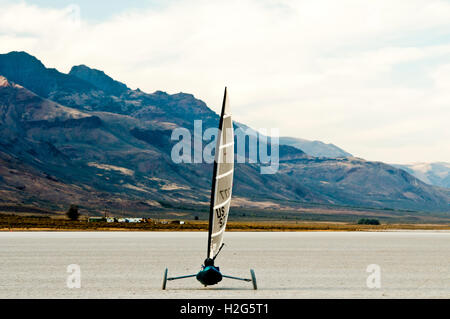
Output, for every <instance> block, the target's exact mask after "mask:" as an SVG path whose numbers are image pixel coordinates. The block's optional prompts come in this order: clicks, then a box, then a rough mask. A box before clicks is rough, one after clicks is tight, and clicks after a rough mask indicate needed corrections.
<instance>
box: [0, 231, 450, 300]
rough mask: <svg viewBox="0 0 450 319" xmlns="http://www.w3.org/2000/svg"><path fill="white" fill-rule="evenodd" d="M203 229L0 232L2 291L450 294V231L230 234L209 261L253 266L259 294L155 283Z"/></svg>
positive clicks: (193, 264) (199, 251) (226, 285)
mask: <svg viewBox="0 0 450 319" xmlns="http://www.w3.org/2000/svg"><path fill="white" fill-rule="evenodd" d="M206 236H207V235H206V232H1V233H0V298H450V232H449V231H430V232H424V231H401V232H400V231H398V232H228V233H226V234H225V244H226V246H225V247H224V249H223V250H222V252H221V253H220V255H219V257H217V259H216V264H217V265H218V266H220V269H221V270H222V272H223V273H224V274H228V275H232V276H244V277H248V276H249V269H250V268H253V269H254V270H255V273H256V277H257V282H258V288H259V289H258V290H257V291H254V290H253V289H252V286H251V283H247V282H241V281H235V280H230V279H226V278H225V279H223V281H222V282H220V283H219V284H218V285H216V286H212V287H208V288H204V287H203V286H202V285H201V284H200V283H199V282H197V281H196V280H195V278H188V279H183V280H179V281H172V282H168V284H167V288H168V289H167V290H166V291H163V290H161V283H162V277H163V271H164V269H165V268H166V267H168V268H169V276H178V275H185V274H193V273H196V272H197V271H198V270H199V269H200V266H201V264H202V262H203V260H204V258H205V254H206V239H207V237H206ZM69 265H77V266H71V267H75V268H70V267H69V270H70V269H72V271H73V269H77V267H79V273H80V277H79V278H80V281H79V282H80V285H81V287H80V288H69V287H68V277H69V278H70V279H73V278H75V280H69V286H74V285H75V286H76V284H77V282H78V281H77V280H76V278H77V277H74V276H75V275H76V273H77V272H76V271H75V273H72V272H68V266H69ZM369 265H372V266H369ZM368 267H369V269H368ZM367 270H369V272H368V271H367ZM368 278H369V279H368ZM378 285H379V288H377V286H378Z"/></svg>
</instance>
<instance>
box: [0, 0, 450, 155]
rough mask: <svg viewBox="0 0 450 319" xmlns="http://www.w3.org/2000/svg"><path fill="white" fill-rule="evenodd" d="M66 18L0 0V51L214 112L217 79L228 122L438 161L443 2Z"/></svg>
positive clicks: (191, 7) (213, 5)
mask: <svg viewBox="0 0 450 319" xmlns="http://www.w3.org/2000/svg"><path fill="white" fill-rule="evenodd" d="M79 13H80V17H81V20H80V19H78V16H77V8H76V6H75V7H74V6H72V7H66V8H63V9H51V8H41V7H38V6H36V5H32V4H30V3H27V2H21V3H19V4H16V3H12V2H11V3H9V4H3V5H2V7H1V10H0V30H1V31H0V51H1V52H8V51H11V50H25V51H27V52H29V53H31V54H33V55H35V56H37V57H38V58H39V59H41V60H42V61H43V63H44V64H46V65H47V66H48V67H56V68H58V69H59V70H61V71H64V72H67V71H68V70H69V69H70V67H71V66H72V65H75V64H81V63H83V64H87V65H89V66H91V67H95V68H98V69H102V70H105V71H106V72H107V73H108V74H109V75H111V76H113V77H114V78H116V79H118V80H120V81H123V82H125V83H127V85H129V86H130V87H132V88H137V87H139V88H141V89H143V90H144V91H149V92H152V91H155V90H159V89H160V90H166V91H168V92H170V93H175V92H179V91H184V92H190V93H193V94H195V96H196V97H198V98H201V99H203V100H205V101H206V102H207V103H208V105H209V106H211V107H212V108H213V109H214V110H216V111H218V109H219V106H220V102H221V101H220V100H221V93H222V90H223V87H224V86H225V85H227V86H228V87H229V89H230V94H231V102H232V107H233V111H234V115H235V118H236V119H237V120H238V121H241V122H244V123H246V124H249V125H250V126H253V127H255V128H259V127H266V128H270V127H278V128H280V133H281V134H282V135H291V136H297V137H302V138H308V139H318V140H323V141H325V142H332V143H334V144H336V145H339V146H340V147H342V148H344V149H346V150H347V151H349V152H351V153H353V154H355V155H357V156H360V157H364V158H367V159H373V160H383V161H387V162H416V161H450V136H449V134H450V133H449V131H450V130H449V129H448V125H447V121H446V120H447V119H449V118H450V114H449V111H448V110H449V109H450V105H449V102H450V93H449V92H450V90H448V87H449V83H450V71H449V67H448V65H450V54H449V53H450V37H449V35H450V33H448V32H447V30H449V27H450V3H449V2H447V1H438V0H407V1H400V0H399V1H395V2H393V1H385V0H380V1H376V2H368V1H356V0H355V1H351V0H342V1H338V2H337V1H331V0H327V1H325V0H318V1H287V0H286V1H275V0H272V1H270V0H266V1H257V0H241V1H235V0H230V1H226V2H223V1H220V2H219V1H203V0H198V1H171V2H169V3H168V4H167V5H165V6H158V7H148V8H138V9H133V8H130V9H129V10H126V11H124V12H122V13H120V14H118V15H115V16H113V17H110V18H108V19H107V20H104V21H98V22H95V23H93V22H89V21H88V20H84V19H83V7H80V11H79ZM411 75H413V76H411ZM407 137H409V138H407ZM415 141H417V142H415Z"/></svg>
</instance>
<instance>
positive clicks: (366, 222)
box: [358, 218, 380, 225]
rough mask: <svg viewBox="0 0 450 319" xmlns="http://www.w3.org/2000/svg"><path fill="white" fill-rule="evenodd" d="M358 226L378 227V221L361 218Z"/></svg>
mask: <svg viewBox="0 0 450 319" xmlns="http://www.w3.org/2000/svg"><path fill="white" fill-rule="evenodd" d="M358 225H380V221H379V220H378V219H370V218H361V219H360V220H359V221H358Z"/></svg>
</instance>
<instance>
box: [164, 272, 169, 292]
mask: <svg viewBox="0 0 450 319" xmlns="http://www.w3.org/2000/svg"><path fill="white" fill-rule="evenodd" d="M168 271H169V270H168V269H167V268H166V270H165V271H164V277H163V283H162V290H166V283H167V272H168Z"/></svg>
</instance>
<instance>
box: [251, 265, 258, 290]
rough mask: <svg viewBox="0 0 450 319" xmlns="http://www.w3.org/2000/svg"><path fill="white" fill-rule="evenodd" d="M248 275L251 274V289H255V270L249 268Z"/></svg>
mask: <svg viewBox="0 0 450 319" xmlns="http://www.w3.org/2000/svg"><path fill="white" fill-rule="evenodd" d="M250 275H252V284H253V289H254V290H256V289H258V285H257V284H256V276H255V272H254V270H253V269H250Z"/></svg>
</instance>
